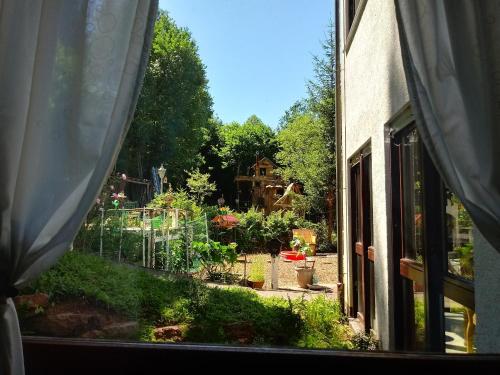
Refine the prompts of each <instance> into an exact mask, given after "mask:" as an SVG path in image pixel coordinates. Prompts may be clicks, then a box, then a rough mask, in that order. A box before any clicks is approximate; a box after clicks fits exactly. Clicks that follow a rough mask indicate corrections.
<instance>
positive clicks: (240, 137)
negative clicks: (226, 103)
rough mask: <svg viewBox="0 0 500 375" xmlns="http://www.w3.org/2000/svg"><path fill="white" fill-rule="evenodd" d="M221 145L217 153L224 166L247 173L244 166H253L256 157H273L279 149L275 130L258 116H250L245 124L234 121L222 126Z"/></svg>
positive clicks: (237, 171)
mask: <svg viewBox="0 0 500 375" xmlns="http://www.w3.org/2000/svg"><path fill="white" fill-rule="evenodd" d="M220 141H221V143H220V145H219V146H218V147H217V154H218V155H219V157H220V158H221V160H222V166H223V167H224V168H233V169H234V170H235V172H236V173H241V174H245V173H246V170H243V169H242V168H248V167H251V166H252V165H253V164H254V163H255V157H256V154H257V153H258V154H259V155H260V156H267V157H269V158H273V157H274V154H275V153H276V151H277V144H276V135H275V133H274V131H273V130H272V129H271V128H270V127H269V126H268V125H266V124H264V123H263V122H262V120H261V119H259V118H258V117H257V116H255V115H252V116H250V117H249V118H248V119H247V120H246V121H245V122H244V123H243V124H239V123H237V122H232V123H230V124H227V125H223V126H222V127H221V128H220Z"/></svg>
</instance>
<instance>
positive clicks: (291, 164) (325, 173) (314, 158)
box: [276, 112, 331, 213]
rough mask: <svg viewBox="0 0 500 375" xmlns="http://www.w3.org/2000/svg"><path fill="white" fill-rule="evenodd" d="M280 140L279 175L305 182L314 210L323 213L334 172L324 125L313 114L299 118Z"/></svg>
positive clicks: (280, 133) (282, 134)
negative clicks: (331, 170) (327, 148)
mask: <svg viewBox="0 0 500 375" xmlns="http://www.w3.org/2000/svg"><path fill="white" fill-rule="evenodd" d="M277 139H278V144H279V146H280V151H279V152H278V153H277V154H276V161H277V162H278V164H279V165H280V167H279V169H278V173H280V174H281V176H282V177H283V178H284V179H285V180H288V181H298V182H301V183H302V184H303V185H304V192H305V193H306V194H307V198H308V200H309V204H310V205H311V207H312V208H314V209H315V210H316V211H317V212H320V213H321V212H323V211H324V209H323V207H324V205H323V204H324V197H325V194H326V192H327V191H328V184H329V176H330V169H331V166H330V165H329V164H328V162H329V155H328V152H325V139H324V129H323V123H322V122H321V120H320V119H319V117H318V116H317V115H315V114H314V113H312V112H308V113H305V114H303V115H298V116H297V117H296V118H295V119H294V120H293V121H292V122H291V123H288V124H286V126H285V127H284V128H283V129H281V131H280V132H279V133H278V135H277Z"/></svg>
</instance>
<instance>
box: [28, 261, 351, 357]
mask: <svg viewBox="0 0 500 375" xmlns="http://www.w3.org/2000/svg"><path fill="white" fill-rule="evenodd" d="M35 291H37V292H45V293H48V294H49V297H50V300H51V301H52V302H54V301H56V302H57V301H63V300H68V299H75V298H77V299H79V300H83V301H86V302H88V303H93V304H96V305H98V306H104V307H107V308H109V309H110V310H113V311H115V312H118V313H122V314H124V315H126V316H128V317H129V318H132V319H138V320H139V321H140V322H141V326H142V332H141V334H140V336H139V337H138V338H139V339H141V340H146V341H151V340H155V338H154V335H153V330H154V328H155V327H160V326H165V325H173V324H176V325H180V326H181V327H182V331H183V339H184V340H187V341H193V342H207V343H234V342H238V338H237V337H234V334H233V333H232V332H231V327H236V328H237V329H239V328H241V327H243V328H245V330H247V331H248V332H247V333H248V334H249V341H248V343H249V344H262V345H289V346H300V347H306V348H334V349H340V348H355V347H357V346H356V345H358V346H360V345H359V344H356V345H353V344H352V343H350V342H349V327H348V326H346V325H344V324H343V322H344V318H343V315H342V313H341V311H340V307H339V305H338V303H337V302H335V301H331V300H329V299H326V298H324V297H318V298H316V299H313V300H312V301H305V300H298V301H291V300H286V299H284V298H264V297H260V296H259V295H258V294H257V293H255V292H253V291H251V290H248V289H242V288H228V289H226V288H224V289H223V288H209V287H207V286H206V285H204V284H203V283H202V282H200V281H199V280H195V279H191V278H187V277H167V276H155V275H153V274H150V273H147V272H145V271H143V270H139V269H134V268H130V267H128V266H123V265H116V264H113V263H111V262H110V261H107V260H105V259H102V258H99V257H96V256H93V255H89V254H84V253H79V252H76V251H73V252H69V253H67V254H65V255H64V256H63V257H62V258H61V259H60V261H59V263H58V264H57V265H56V266H55V267H53V268H52V269H51V270H49V271H48V272H46V273H44V274H43V275H42V276H41V277H40V278H39V279H38V280H36V281H35V282H33V283H32V284H31V285H30V286H29V287H27V288H26V289H25V290H23V292H25V293H33V292H35Z"/></svg>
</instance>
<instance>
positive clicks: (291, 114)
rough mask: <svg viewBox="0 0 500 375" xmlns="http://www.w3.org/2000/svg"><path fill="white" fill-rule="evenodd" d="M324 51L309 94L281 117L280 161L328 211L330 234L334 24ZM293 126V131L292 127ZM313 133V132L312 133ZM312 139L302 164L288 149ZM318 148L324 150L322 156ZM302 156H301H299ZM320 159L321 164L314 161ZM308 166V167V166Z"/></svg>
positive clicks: (315, 202)
mask: <svg viewBox="0 0 500 375" xmlns="http://www.w3.org/2000/svg"><path fill="white" fill-rule="evenodd" d="M322 49H323V54H322V55H321V56H314V57H313V63H314V79H313V80H310V81H309V82H308V84H307V89H308V93H309V97H308V98H307V100H301V101H297V102H295V103H294V104H293V105H292V106H291V107H290V109H288V110H287V111H286V112H285V115H284V116H283V118H282V119H281V122H280V127H281V130H280V132H279V134H278V140H279V144H280V148H281V151H280V153H279V154H278V162H282V163H283V166H282V173H283V175H285V176H290V177H291V176H292V175H293V174H295V178H296V179H298V180H299V181H300V182H302V183H303V184H304V188H305V191H306V193H307V194H308V195H309V199H310V201H311V202H310V203H311V204H312V207H314V208H315V209H316V210H317V211H318V212H320V213H323V214H326V216H327V221H328V238H331V234H332V231H333V221H334V212H335V189H336V168H335V152H336V148H335V145H336V144H335V142H336V141H335V70H336V64H335V28H334V26H333V24H330V25H329V27H328V32H327V35H326V38H325V40H324V41H323V42H322ZM297 123H303V125H304V126H311V129H308V131H301V129H300V127H299V126H297ZM291 129H293V131H291ZM311 133H313V134H314V136H313V134H311ZM311 136H313V138H312V140H308V139H307V138H305V137H311ZM301 142H303V143H311V145H312V146H311V147H312V148H311V149H310V150H308V149H307V148H306V149H304V150H303V151H302V152H304V153H305V154H304V155H303V156H301V157H302V159H303V160H304V162H307V163H313V164H311V165H302V166H301V165H300V161H299V160H296V159H294V157H293V156H287V155H286V152H290V151H292V149H293V148H294V145H295V144H300V143H301ZM319 152H321V153H322V155H321V156H319V154H318V153H319ZM297 157H299V156H297ZM319 161H321V166H320V165H319V164H314V163H315V162H319ZM315 168H320V169H318V173H317V175H316V176H312V177H311V176H310V175H311V170H312V171H315ZM307 169H309V170H307Z"/></svg>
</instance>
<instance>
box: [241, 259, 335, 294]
mask: <svg viewBox="0 0 500 375" xmlns="http://www.w3.org/2000/svg"><path fill="white" fill-rule="evenodd" d="M256 256H257V254H249V255H247V275H248V273H249V272H250V269H251V267H252V259H254V258H255V257H256ZM312 258H314V260H315V263H314V269H315V270H316V271H315V276H314V281H315V284H319V285H322V286H326V287H329V288H335V286H336V284H337V254H318V255H317V256H315V257H312ZM295 263H297V264H299V265H300V264H304V261H297V262H292V261H285V260H284V259H282V258H281V257H278V258H277V264H278V270H279V279H278V284H279V288H280V289H292V290H295V289H300V288H298V284H297V278H296V276H295V270H294V265H295ZM244 265H245V258H244V257H243V256H240V257H239V258H238V262H237V263H236V264H235V266H234V268H233V272H234V273H236V274H239V275H241V276H242V277H243V274H244ZM310 265H311V263H309V262H308V266H310ZM270 288H271V256H270V255H269V260H268V262H267V266H266V281H265V283H264V288H263V289H264V290H269V289H270Z"/></svg>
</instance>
